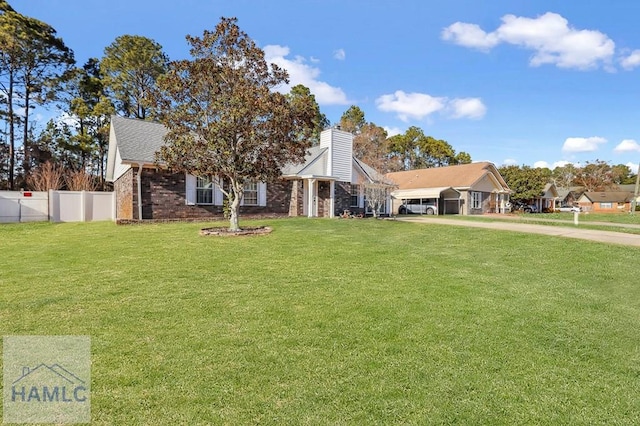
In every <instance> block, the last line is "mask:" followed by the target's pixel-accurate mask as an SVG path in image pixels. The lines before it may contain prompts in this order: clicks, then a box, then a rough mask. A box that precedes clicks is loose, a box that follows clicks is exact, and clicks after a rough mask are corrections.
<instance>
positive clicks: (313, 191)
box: [307, 179, 316, 217]
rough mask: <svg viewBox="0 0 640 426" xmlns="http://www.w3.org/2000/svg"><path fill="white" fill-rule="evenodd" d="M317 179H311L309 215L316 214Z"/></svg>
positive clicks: (308, 203)
mask: <svg viewBox="0 0 640 426" xmlns="http://www.w3.org/2000/svg"><path fill="white" fill-rule="evenodd" d="M315 194H316V180H315V179H309V193H308V194H307V197H308V198H307V217H314V216H316V203H315V198H316V195H315Z"/></svg>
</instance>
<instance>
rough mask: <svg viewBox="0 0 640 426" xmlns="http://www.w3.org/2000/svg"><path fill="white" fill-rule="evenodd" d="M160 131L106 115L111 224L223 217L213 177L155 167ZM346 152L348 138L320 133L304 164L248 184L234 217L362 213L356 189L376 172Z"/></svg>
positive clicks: (154, 126) (161, 140) (148, 124)
mask: <svg viewBox="0 0 640 426" xmlns="http://www.w3.org/2000/svg"><path fill="white" fill-rule="evenodd" d="M166 132H167V130H166V128H165V127H164V126H163V125H161V124H158V123H153V122H149V121H142V120H137V119H129V118H122V117H116V116H114V117H112V118H111V130H110V135H109V153H108V159H107V180H108V181H110V182H113V186H114V191H115V192H116V219H134V220H135V219H140V218H142V219H176V218H177V219H182V218H184V219H186V218H207V217H213V216H220V215H222V214H223V203H224V196H223V193H222V191H220V189H219V187H218V186H217V185H216V184H215V183H216V182H219V181H218V180H217V178H216V177H212V176H193V175H189V174H184V173H173V172H171V171H169V170H167V169H166V168H165V167H163V165H162V163H158V162H157V159H156V153H157V152H158V151H159V150H160V148H161V147H162V145H163V144H164V136H165V134H166ZM352 152H353V135H351V133H348V132H343V131H340V130H337V129H328V130H325V131H323V132H322V134H321V137H320V145H319V146H316V147H313V148H311V149H310V150H309V154H308V155H307V157H306V158H305V161H304V163H302V164H298V165H289V166H287V167H285V168H284V169H283V170H282V174H283V176H282V178H281V179H279V180H277V181H275V182H268V183H265V182H252V183H249V184H247V185H246V186H245V191H244V197H243V200H242V201H241V207H240V212H241V213H245V214H247V213H248V214H281V215H289V216H308V217H317V216H320V217H334V216H335V215H336V214H340V213H342V212H343V211H344V210H351V211H353V212H356V213H357V212H364V210H365V204H364V199H363V197H362V194H363V192H362V186H363V184H365V183H367V182H373V181H374V180H375V179H376V175H377V172H375V171H374V170H373V169H371V168H370V167H368V166H367V165H365V164H363V163H362V162H361V161H359V160H356V159H355V158H354V157H353V155H352ZM223 184H224V183H223ZM389 203H390V201H389Z"/></svg>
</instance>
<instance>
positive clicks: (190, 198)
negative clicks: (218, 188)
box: [185, 173, 197, 206]
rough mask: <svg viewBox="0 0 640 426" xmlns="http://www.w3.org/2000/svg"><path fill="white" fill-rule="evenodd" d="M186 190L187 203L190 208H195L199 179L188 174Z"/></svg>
mask: <svg viewBox="0 0 640 426" xmlns="http://www.w3.org/2000/svg"><path fill="white" fill-rule="evenodd" d="M185 182H186V188H185V194H186V196H185V203H186V204H187V205H189V206H194V205H195V204H196V182H197V178H196V177H195V176H194V175H190V174H188V173H187V175H186V178H185Z"/></svg>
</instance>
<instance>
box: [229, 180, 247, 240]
mask: <svg viewBox="0 0 640 426" xmlns="http://www.w3.org/2000/svg"><path fill="white" fill-rule="evenodd" d="M231 194H233V200H232V201H231V203H230V204H229V230H230V231H239V230H240V217H239V216H240V215H239V209H240V200H242V196H243V195H244V185H241V184H238V182H236V181H235V180H232V181H231Z"/></svg>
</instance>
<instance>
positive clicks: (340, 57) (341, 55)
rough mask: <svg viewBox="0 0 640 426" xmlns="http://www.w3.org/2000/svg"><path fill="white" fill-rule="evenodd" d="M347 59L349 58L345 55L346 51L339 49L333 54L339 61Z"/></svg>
mask: <svg viewBox="0 0 640 426" xmlns="http://www.w3.org/2000/svg"><path fill="white" fill-rule="evenodd" d="M346 57H347V54H346V53H345V51H344V49H338V50H336V51H335V52H333V58H334V59H337V60H339V61H344V60H345V59H346Z"/></svg>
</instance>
